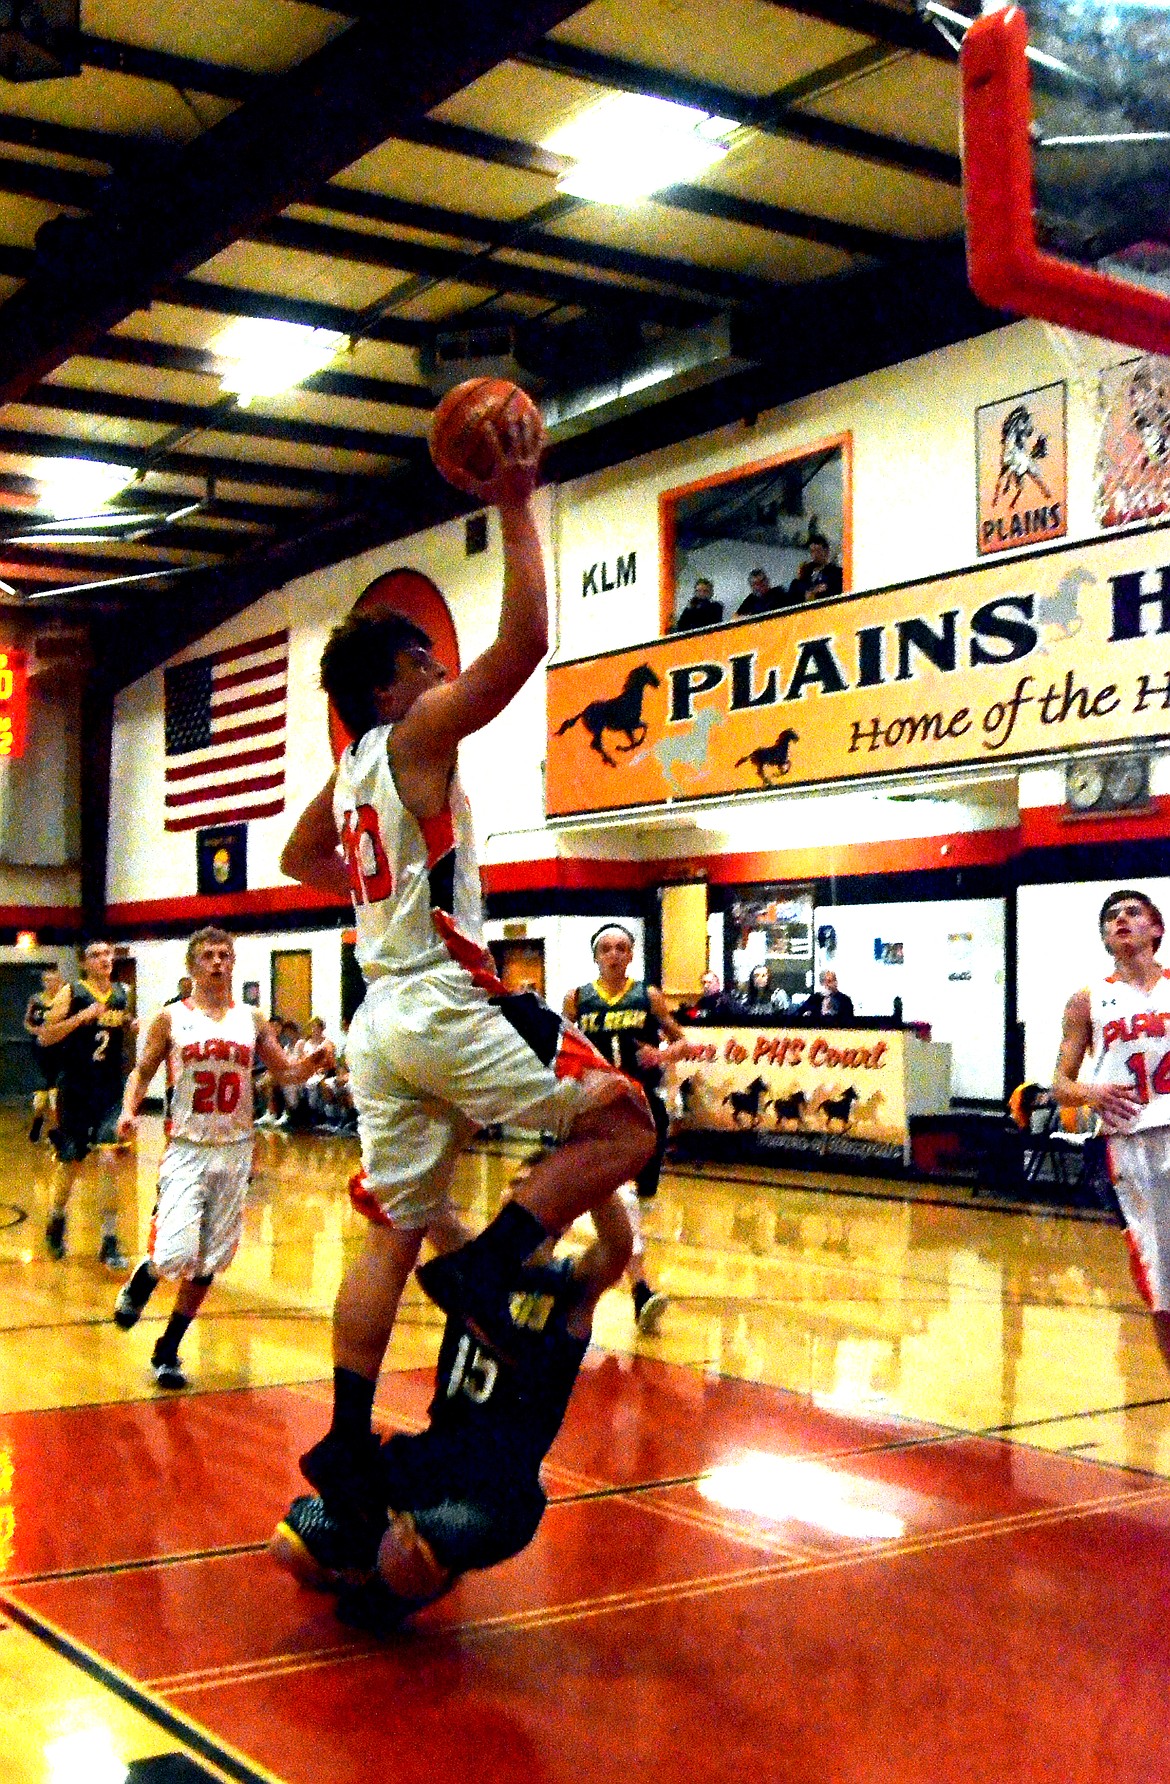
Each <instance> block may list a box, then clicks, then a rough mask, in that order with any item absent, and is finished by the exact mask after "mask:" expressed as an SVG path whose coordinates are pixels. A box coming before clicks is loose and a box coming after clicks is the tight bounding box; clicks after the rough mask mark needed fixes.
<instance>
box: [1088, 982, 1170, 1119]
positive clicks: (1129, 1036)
mask: <svg viewBox="0 0 1170 1784" xmlns="http://www.w3.org/2000/svg"><path fill="white" fill-rule="evenodd" d="M1089 1001H1090V1007H1091V1010H1092V1019H1093V1080H1094V1082H1095V1083H1097V1084H1124V1085H1126V1086H1127V1087H1128V1088H1130V1089H1133V1090H1134V1091H1135V1092H1136V1093H1137V1096H1138V1097H1139V1099H1140V1101H1141V1105H1142V1107H1141V1112H1140V1114H1139V1115H1138V1116H1137V1119H1136V1120H1134V1121H1132V1122H1129V1123H1128V1124H1127V1126H1126V1129H1125V1131H1126V1132H1128V1133H1136V1132H1137V1131H1138V1130H1139V1129H1142V1128H1147V1127H1170V973H1168V972H1163V973H1162V975H1161V977H1160V978H1159V979H1158V980H1157V982H1156V983H1155V984H1154V986H1153V988H1152V989H1151V990H1149V991H1143V990H1142V988H1141V986H1140V985H1130V984H1129V983H1127V981H1126V980H1125V979H1120V978H1117V977H1110V978H1108V979H1103V980H1101V981H1100V983H1098V984H1096V985H1092V986H1090V987H1089Z"/></svg>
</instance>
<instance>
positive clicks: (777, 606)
mask: <svg viewBox="0 0 1170 1784" xmlns="http://www.w3.org/2000/svg"><path fill="white" fill-rule="evenodd" d="M748 589H749V591H750V592H749V593H748V594H746V595H745V596H744V598H743V600H742V601H741V602H740V604H739V606H738V607H737V608H736V610H735V617H736V619H749V618H751V616H752V615H753V614H761V613H779V612H780V610H781V609H782V608H784V607H795V606H797V605H798V604H799V602H800V600H801V599H802V597H801V596H799V595H797V596H795V597H794V596H793V595H792V592H791V590H789V589H786V588H784V587H780V588H773V587H772V586H771V584H770V583H769V581H768V574H767V571H766V570H753V571H752V572H751V574H750V575H749V577H748Z"/></svg>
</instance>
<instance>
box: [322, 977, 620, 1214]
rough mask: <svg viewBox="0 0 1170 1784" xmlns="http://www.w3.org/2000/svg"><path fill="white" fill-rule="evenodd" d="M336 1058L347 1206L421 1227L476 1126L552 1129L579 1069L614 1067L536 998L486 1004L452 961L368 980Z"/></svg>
mask: <svg viewBox="0 0 1170 1784" xmlns="http://www.w3.org/2000/svg"><path fill="white" fill-rule="evenodd" d="M505 1011H507V1012H508V1013H507V1014H506V1013H505ZM345 1054H346V1059H347V1061H348V1063H349V1071H350V1084H351V1086H352V1089H353V1097H354V1102H355V1104H356V1106H357V1112H358V1132H359V1134H360V1136H361V1143H362V1172H363V1177H364V1181H365V1195H364V1197H363V1199H362V1200H361V1201H358V1200H357V1199H356V1198H355V1206H357V1207H359V1208H360V1210H361V1212H363V1213H365V1214H366V1215H367V1216H369V1217H370V1218H373V1219H375V1220H379V1221H382V1222H385V1223H386V1224H392V1225H394V1226H399V1227H403V1228H406V1229H413V1228H417V1227H422V1226H425V1225H426V1223H427V1220H428V1217H429V1215H430V1213H431V1212H432V1211H433V1210H434V1209H436V1208H438V1207H439V1206H441V1205H442V1203H443V1202H444V1201H445V1200H446V1197H447V1192H448V1190H449V1189H450V1186H451V1179H452V1177H453V1176H454V1172H455V1160H456V1158H457V1156H458V1153H459V1149H460V1147H461V1146H463V1145H464V1144H465V1143H466V1141H467V1139H468V1138H469V1137H470V1135H471V1134H472V1133H473V1132H474V1131H475V1130H476V1129H477V1128H480V1127H489V1126H491V1125H493V1124H494V1123H496V1122H505V1121H506V1122H512V1123H515V1125H517V1126H519V1127H527V1128H532V1129H534V1130H536V1131H538V1132H548V1133H553V1134H556V1135H557V1136H558V1137H560V1136H563V1135H564V1134H565V1133H567V1131H568V1129H569V1128H570V1126H571V1125H572V1122H573V1119H574V1116H575V1115H576V1113H577V1110H578V1109H579V1107H580V1105H581V1102H582V1099H583V1097H584V1095H585V1091H584V1089H583V1086H582V1074H583V1073H591V1072H594V1071H597V1072H612V1071H613V1070H614V1068H613V1066H611V1065H610V1064H609V1062H608V1061H607V1060H605V1059H603V1058H602V1056H601V1054H600V1053H598V1052H597V1050H596V1048H595V1047H593V1045H592V1044H591V1043H590V1042H589V1041H587V1040H586V1039H585V1037H584V1036H583V1035H582V1034H581V1033H580V1032H579V1031H578V1030H577V1029H576V1028H574V1027H573V1026H572V1025H571V1024H567V1023H562V1021H561V1019H560V1018H559V1017H558V1016H556V1015H555V1014H554V1013H553V1012H552V1011H551V1010H550V1009H548V1007H547V1006H546V1005H545V1004H542V1003H541V1002H540V1001H539V999H538V998H536V997H534V996H532V995H528V996H526V997H524V996H521V997H509V998H505V999H503V1000H500V1001H496V1002H493V1001H491V999H489V997H488V996H487V994H486V992H484V991H482V990H481V989H480V988H479V987H478V986H477V985H475V984H474V983H473V981H472V979H471V977H470V975H469V974H468V973H467V972H466V971H465V970H464V969H463V968H462V967H461V966H458V965H456V964H455V963H454V962H452V964H451V965H450V966H449V967H448V966H446V965H442V966H438V967H435V968H433V969H431V970H430V971H428V972H427V973H425V974H419V975H417V976H415V977H411V978H400V977H394V976H388V977H386V978H384V979H376V980H375V981H374V983H373V984H372V985H371V986H370V988H369V990H368V992H367V993H366V998H365V1002H364V1003H363V1004H362V1005H361V1006H360V1008H359V1009H358V1011H357V1013H356V1014H355V1016H354V1019H353V1022H352V1024H351V1026H350V1030H349V1037H348V1039H347V1041H346V1048H345Z"/></svg>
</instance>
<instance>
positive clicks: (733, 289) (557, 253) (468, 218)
mask: <svg viewBox="0 0 1170 1784" xmlns="http://www.w3.org/2000/svg"><path fill="white" fill-rule="evenodd" d="M311 203H312V204H313V206H314V208H318V209H321V210H327V211H330V212H332V213H334V214H336V215H344V216H350V217H362V218H365V219H367V220H368V221H369V222H371V223H385V224H387V225H388V226H389V227H390V228H391V229H418V230H425V231H428V232H429V233H432V234H435V235H446V236H450V237H452V238H454V239H455V240H459V241H465V242H482V243H483V244H485V245H486V246H489V247H504V246H506V245H512V246H515V247H519V248H521V249H523V250H526V251H528V252H531V253H536V254H541V255H545V256H547V257H548V258H550V259H557V260H565V261H568V262H569V263H570V264H571V265H573V266H578V267H591V268H593V269H594V270H597V271H602V272H617V273H624V274H627V275H629V277H631V278H635V279H643V280H646V281H647V282H649V283H656V284H658V285H666V286H669V287H671V288H672V289H673V290H675V291H676V292H679V293H681V294H684V295H686V296H689V297H691V298H707V299H710V300H711V301H713V302H715V303H718V304H720V305H724V304H753V303H759V302H760V301H761V300H766V299H768V298H771V297H774V296H775V295H776V292H777V291H778V290H779V289H780V287H779V286H776V285H773V284H771V283H770V282H769V281H768V280H767V279H758V278H753V277H752V276H751V275H750V274H747V273H736V272H728V271H726V270H723V269H721V268H719V267H707V266H692V265H690V264H689V263H688V262H687V261H685V260H669V259H667V258H665V256H663V255H660V254H642V253H638V252H636V251H635V250H633V249H631V248H611V247H607V246H606V245H605V244H603V243H598V242H591V241H583V240H580V239H578V238H575V237H574V236H572V235H553V234H552V233H551V231H550V230H549V229H547V228H543V227H541V226H540V225H541V224H542V223H545V222H548V221H549V220H550V214H551V212H552V210H553V208H554V207H553V206H551V205H543V206H541V207H540V209H539V211H534V212H529V213H528V214H527V215H526V216H522V217H520V218H517V219H500V218H495V217H481V216H478V215H477V214H476V213H474V212H472V211H452V210H446V209H444V208H442V207H441V206H439V205H434V204H419V203H418V202H416V201H414V200H411V199H405V198H389V197H387V196H386V195H385V194H384V193H382V192H366V191H362V190H360V189H359V188H357V187H354V186H340V185H338V184H337V183H336V182H333V183H331V184H330V185H328V186H325V187H324V188H323V189H322V191H321V192H319V193H318V194H317V195H316V197H315V198H313V199H312V200H311ZM583 205H584V201H583V200H579V199H572V198H570V199H566V200H565V203H564V206H563V209H562V211H561V214H562V215H563V216H566V217H568V216H571V215H572V213H573V211H575V210H577V209H579V208H582V206H583Z"/></svg>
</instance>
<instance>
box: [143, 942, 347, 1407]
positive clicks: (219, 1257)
mask: <svg viewBox="0 0 1170 1784" xmlns="http://www.w3.org/2000/svg"><path fill="white" fill-rule="evenodd" d="M187 965H188V967H189V969H190V972H191V977H192V980H193V981H194V988H193V990H192V992H191V995H190V996H189V997H186V998H183V999H182V1000H181V1001H179V1002H174V1003H169V1004H166V1005H165V1006H164V1007H163V1008H162V1009H161V1010H160V1011H159V1013H158V1015H157V1016H156V1017H155V1018H154V1021H153V1022H152V1023H151V1025H150V1027H149V1029H148V1030H147V1034H146V1041H145V1044H144V1046H143V1048H142V1052H141V1053H140V1054H139V1057H138V1063H137V1065H136V1066H135V1067H134V1070H133V1071H132V1072H131V1073H130V1076H129V1077H128V1078H127V1080H126V1089H125V1094H124V1097H123V1100H122V1113H121V1116H120V1118H119V1120H118V1138H119V1140H123V1141H125V1140H130V1139H132V1138H133V1137H134V1134H135V1132H136V1130H137V1126H138V1119H137V1117H138V1110H139V1108H140V1107H141V1105H142V1099H143V1097H144V1096H145V1095H146V1092H147V1089H148V1087H149V1085H150V1083H151V1080H152V1079H153V1078H154V1076H155V1074H156V1072H157V1071H158V1069H159V1067H160V1066H161V1065H163V1064H165V1065H166V1068H167V1077H168V1080H169V1083H170V1088H171V1105H170V1117H169V1122H168V1138H167V1148H166V1151H165V1152H164V1153H163V1156H162V1161H161V1163H160V1165H159V1174H158V1201H157V1203H156V1204H155V1210H154V1217H153V1219H152V1220H151V1223H150V1247H149V1250H148V1253H147V1255H146V1257H145V1258H143V1260H142V1262H141V1263H140V1264H139V1266H138V1268H137V1269H136V1270H135V1272H134V1274H133V1276H132V1277H131V1278H130V1281H129V1282H128V1283H127V1284H126V1286H125V1288H123V1289H122V1291H121V1293H120V1294H119V1295H118V1298H117V1300H116V1301H115V1303H114V1319H115V1321H116V1322H117V1324H118V1325H119V1326H121V1327H122V1329H123V1331H128V1330H129V1328H130V1327H131V1326H133V1325H136V1324H137V1323H138V1320H139V1318H140V1316H141V1313H142V1309H143V1308H144V1307H145V1306H146V1303H147V1301H148V1300H149V1299H150V1296H151V1295H152V1294H153V1292H154V1289H155V1285H156V1284H157V1282H158V1280H159V1278H160V1277H162V1276H166V1277H168V1278H170V1279H172V1280H175V1279H177V1280H178V1283H179V1289H178V1293H177V1295H176V1296H175V1306H174V1311H173V1312H172V1314H171V1317H170V1320H169V1321H168V1323H167V1326H166V1329H165V1331H164V1332H163V1334H162V1336H161V1337H160V1338H159V1340H158V1342H157V1344H156V1345H155V1347H154V1353H153V1355H152V1357H151V1359H150V1364H151V1368H152V1370H153V1371H154V1378H155V1380H156V1382H157V1383H158V1385H159V1386H160V1387H163V1388H182V1387H185V1386H186V1385H187V1383H186V1378H185V1377H184V1375H183V1371H182V1369H181V1368H180V1366H179V1343H180V1341H181V1339H182V1337H183V1335H184V1333H185V1332H186V1330H187V1327H188V1326H189V1325H190V1324H191V1321H192V1320H193V1319H194V1318H195V1315H196V1314H197V1313H198V1311H199V1309H200V1307H201V1306H202V1304H203V1298H204V1296H205V1295H206V1293H207V1291H208V1289H209V1288H210V1286H211V1283H212V1279H213V1278H214V1277H215V1276H217V1275H218V1274H219V1272H220V1271H221V1270H224V1269H226V1268H227V1266H228V1264H230V1262H231V1260H232V1258H233V1257H234V1256H235V1251H236V1246H237V1245H238V1244H239V1242H240V1231H241V1227H242V1225H243V1218H244V1198H245V1196H246V1195H247V1191H248V1178H249V1175H250V1173H251V1169H252V1141H253V1106H252V1061H253V1058H254V1057H255V1058H258V1059H260V1060H261V1061H262V1063H263V1064H264V1065H266V1066H267V1067H268V1069H269V1071H270V1072H271V1073H272V1075H273V1077H274V1078H276V1079H278V1080H279V1081H280V1082H281V1083H284V1084H297V1083H304V1081H305V1079H307V1078H309V1077H311V1076H312V1074H313V1072H314V1071H316V1070H317V1069H318V1059H317V1055H316V1054H315V1053H307V1054H306V1055H305V1056H304V1058H302V1059H298V1060H296V1061H293V1060H292V1059H290V1057H289V1056H288V1054H287V1053H286V1052H285V1051H284V1049H283V1047H281V1046H280V1044H279V1043H278V1042H277V1040H276V1038H275V1036H274V1034H273V1030H272V1025H271V1023H269V1022H268V1021H267V1019H266V1018H265V1017H263V1016H262V1015H261V1014H260V1012H259V1010H255V1009H253V1008H252V1007H251V1005H250V1004H237V1003H235V1002H234V1001H233V998H232V970H233V967H234V965H235V949H234V947H233V945H232V938H231V936H230V935H228V934H226V933H225V931H224V930H222V929H212V928H208V929H201V930H199V931H198V932H197V933H196V934H195V935H193V936H192V937H191V940H190V942H189V943H188V946H187ZM320 1051H322V1052H323V1051H324V1049H321V1050H320Z"/></svg>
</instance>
